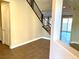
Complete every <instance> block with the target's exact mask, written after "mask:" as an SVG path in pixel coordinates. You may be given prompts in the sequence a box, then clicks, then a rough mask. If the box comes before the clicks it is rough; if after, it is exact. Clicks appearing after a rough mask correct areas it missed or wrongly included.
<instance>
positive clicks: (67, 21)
mask: <svg viewBox="0 0 79 59" xmlns="http://www.w3.org/2000/svg"><path fill="white" fill-rule="evenodd" d="M61 26H62V28H61V38H60V39H61V40H62V41H63V42H64V43H66V44H68V45H69V44H70V39H71V27H72V17H66V18H63V19H62V25H61Z"/></svg>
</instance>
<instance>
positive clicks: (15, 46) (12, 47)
mask: <svg viewBox="0 0 79 59" xmlns="http://www.w3.org/2000/svg"><path fill="white" fill-rule="evenodd" d="M41 38H44V39H46V40H49V39H50V38H47V37H38V38H35V39H33V40H30V41H27V42H24V43H21V44H18V45H14V46H10V49H14V48H17V47H20V46H22V45H25V44H28V43H31V42H33V41H36V40H39V39H41Z"/></svg>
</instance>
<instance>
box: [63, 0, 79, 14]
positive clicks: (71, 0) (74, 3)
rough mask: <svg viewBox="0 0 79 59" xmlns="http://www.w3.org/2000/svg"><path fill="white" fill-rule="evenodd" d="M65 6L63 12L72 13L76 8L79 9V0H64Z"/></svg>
mask: <svg viewBox="0 0 79 59" xmlns="http://www.w3.org/2000/svg"><path fill="white" fill-rule="evenodd" d="M63 6H65V7H66V8H63V14H64V15H72V14H73V11H74V10H77V11H79V0H64V3H63Z"/></svg>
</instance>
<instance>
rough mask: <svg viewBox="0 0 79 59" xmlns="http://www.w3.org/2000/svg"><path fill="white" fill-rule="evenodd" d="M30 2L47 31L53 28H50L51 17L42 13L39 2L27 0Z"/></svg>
mask: <svg viewBox="0 0 79 59" xmlns="http://www.w3.org/2000/svg"><path fill="white" fill-rule="evenodd" d="M26 1H27V2H28V3H29V5H30V6H31V8H32V9H33V11H34V12H35V14H36V15H37V17H38V18H39V20H40V21H41V22H42V24H43V28H44V29H45V30H46V31H47V32H49V29H51V28H50V25H51V24H50V19H49V17H45V16H44V15H43V14H42V12H41V10H40V8H39V7H38V5H37V3H36V2H35V0H26Z"/></svg>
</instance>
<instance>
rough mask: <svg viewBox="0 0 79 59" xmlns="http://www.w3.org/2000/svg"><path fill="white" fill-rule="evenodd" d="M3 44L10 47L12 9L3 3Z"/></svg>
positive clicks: (6, 3)
mask: <svg viewBox="0 0 79 59" xmlns="http://www.w3.org/2000/svg"><path fill="white" fill-rule="evenodd" d="M1 14H2V35H3V40H2V43H3V44H7V45H10V9H9V3H8V2H2V3H1Z"/></svg>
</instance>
